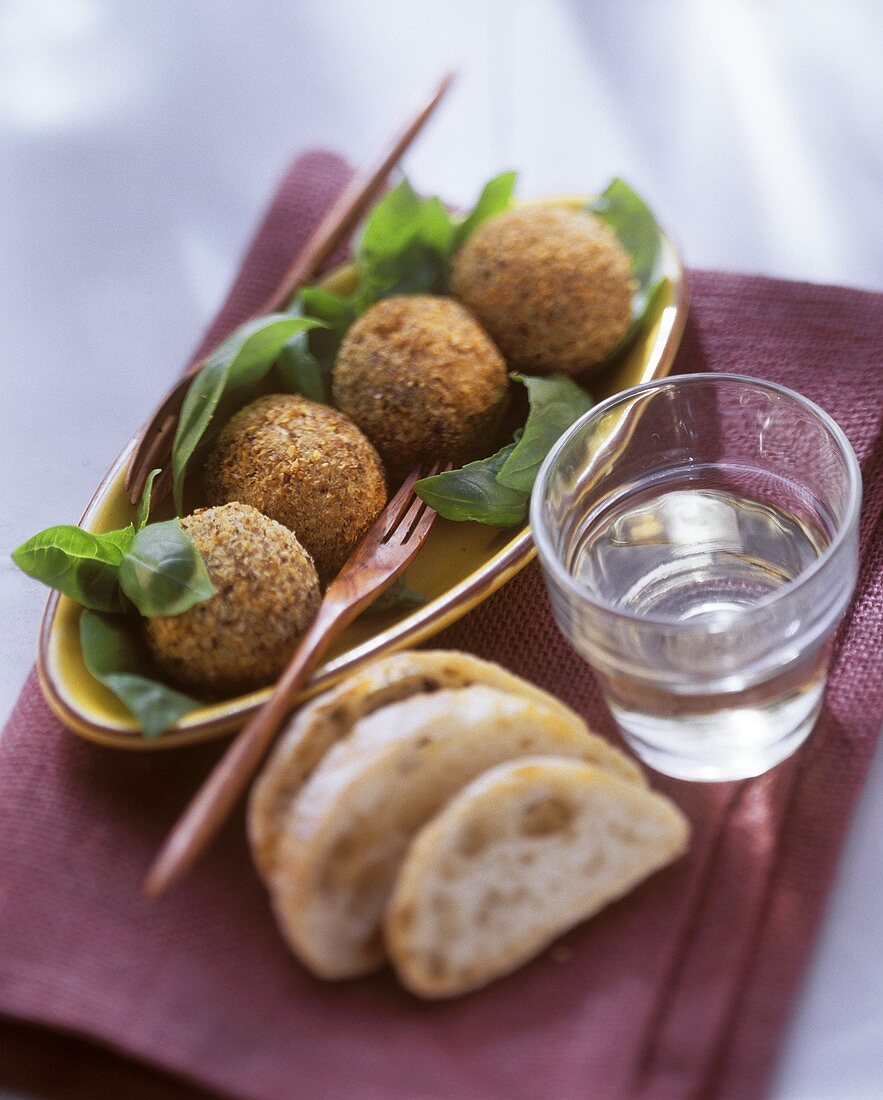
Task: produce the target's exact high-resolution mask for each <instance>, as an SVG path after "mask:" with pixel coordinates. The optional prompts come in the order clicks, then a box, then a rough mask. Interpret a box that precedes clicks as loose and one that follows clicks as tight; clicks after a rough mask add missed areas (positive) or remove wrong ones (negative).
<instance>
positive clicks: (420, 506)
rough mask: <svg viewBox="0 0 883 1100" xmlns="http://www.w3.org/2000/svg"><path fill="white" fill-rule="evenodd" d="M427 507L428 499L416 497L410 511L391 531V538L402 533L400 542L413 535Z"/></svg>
mask: <svg viewBox="0 0 883 1100" xmlns="http://www.w3.org/2000/svg"><path fill="white" fill-rule="evenodd" d="M425 508H426V501H424V500H421V499H420V497H416V496H415V497H414V500H413V503H412V504H411V507H410V508H409V509H408V511H407V512H406V513H405V514H404V516H403V517H402V519H401V521H400V522H399V523H397V524H396V526H395V528H394V530H392V531H390V533H389V536H388V538H389V539H390V540H391V539H392V537H393V536H394V535H397V534H398V535H400V536H401V538H400V539H399V542H402V543H405V542H407V541H408V539H409V538H410V537H411V532H412V531H413V530H414V528H415V526H416V525H417V521H418V520H419V519H420V516H421V515H422V514H423V512H424V510H425Z"/></svg>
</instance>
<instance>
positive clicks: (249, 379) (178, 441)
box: [172, 313, 323, 515]
mask: <svg viewBox="0 0 883 1100" xmlns="http://www.w3.org/2000/svg"><path fill="white" fill-rule="evenodd" d="M322 324H323V322H322V321H317V320H315V319H314V318H311V317H293V316H292V315H291V314H289V313H270V314H268V315H267V316H266V317H260V318H258V319H257V320H255V321H249V322H247V323H246V324H244V325H241V326H240V327H239V328H238V329H237V330H236V331H235V332H234V333H233V335H232V336H230V337H229V338H228V339H227V340H225V341H224V343H223V344H221V346H220V347H219V348H218V349H217V351H215V352H214V353H213V354H212V356H211V357H210V358H209V360H208V362H207V363H206V364H205V366H204V367H203V368H202V370H200V372H199V373H198V374H197V375H196V377H195V378H194V379H193V381H192V382H191V384H190V388H189V389H188V391H187V396H186V397H185V398H184V404H183V406H182V408H181V415H180V417H179V418H178V429H177V431H176V433H175V442H174V445H173V447H172V476H173V487H174V496H175V508H176V509H177V511H178V514H179V515H180V514H181V512H182V511H183V506H184V499H183V498H184V478H185V475H186V472H187V463H188V462H189V461H190V459H191V458H192V457H193V453H194V451H195V450H196V448H197V447H198V446H199V443H200V441H201V440H202V438H203V436H204V434H205V431H206V429H207V428H208V426H209V424H210V422H211V419H212V417H213V416H214V414H215V410H216V409H217V407H218V403H219V402H220V400H221V398H222V397H225V396H227V395H228V394H230V393H233V392H235V391H236V390H241V389H243V388H244V387H246V386H250V385H253V384H254V383H255V382H259V381H260V380H261V378H263V377H264V376H265V375H266V374H267V373H268V372H269V370H270V367H271V366H272V365H273V363H274V361H275V360H276V358H277V357H278V356H279V353H280V352H281V351H282V349H283V348H284V347H285V345H286V343H287V342H288V341H289V340H290V339H291V337H292V336H293V335H294V334H295V333H296V332H301V331H304V330H306V329H310V328H316V327H317V326H319V325H322Z"/></svg>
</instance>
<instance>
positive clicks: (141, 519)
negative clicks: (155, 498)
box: [135, 470, 162, 532]
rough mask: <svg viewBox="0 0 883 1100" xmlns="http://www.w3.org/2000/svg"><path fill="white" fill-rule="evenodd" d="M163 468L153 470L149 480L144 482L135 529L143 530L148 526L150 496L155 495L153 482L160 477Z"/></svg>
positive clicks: (148, 476) (148, 477)
mask: <svg viewBox="0 0 883 1100" xmlns="http://www.w3.org/2000/svg"><path fill="white" fill-rule="evenodd" d="M161 472H162V471H161V470H151V471H150V473H149V474H148V475H147V481H145V482H144V489H143V491H142V493H141V499H140V500H139V501H138V514H137V516H136V517H135V531H136V532H137V531H141V530H142V529H143V528H144V527H146V526H147V521H148V519H150V498H151V496H152V495H153V483H154V481H156V479H157V478H158V477H159V475H160V473H161Z"/></svg>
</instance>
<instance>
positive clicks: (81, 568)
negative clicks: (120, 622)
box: [12, 524, 135, 611]
mask: <svg viewBox="0 0 883 1100" xmlns="http://www.w3.org/2000/svg"><path fill="white" fill-rule="evenodd" d="M134 537H135V528H134V527H133V526H132V525H131V524H129V526H128V527H125V528H123V529H122V530H121V531H108V532H107V533H106V534H101V535H93V534H92V533H91V532H90V531H84V530H82V528H80V527H73V526H70V525H67V524H65V525H62V526H59V527H49V528H47V529H46V530H45V531H40V533H39V534H36V535H34V536H33V537H32V538H29V539H28V540H27V542H25V543H22V545H21V546H19V548H18V549H17V550H15V551H13V554H12V560H13V561H14V562H15V564H16V565H17V566H18V567H19V569H21V570H22V571H23V572H25V573H27V575H28V576H29V577H33V578H34V579H35V580H38V581H40V582H41V583H42V584H45V585H48V586H49V587H50V588H55V589H57V590H58V591H59V592H62V593H64V595H65V596H69V597H70V598H71V599H72V600H76V601H77V603H80V604H82V605H83V606H84V607H90V608H92V609H93V610H94V611H122V610H123V602H122V596H121V594H120V586H119V567H120V563H121V562H122V560H123V557H124V555H125V553H126V551H127V550H128V549H129V547H130V546H131V545H132V540H133V539H134Z"/></svg>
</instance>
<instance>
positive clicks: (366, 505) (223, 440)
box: [205, 393, 386, 581]
mask: <svg viewBox="0 0 883 1100" xmlns="http://www.w3.org/2000/svg"><path fill="white" fill-rule="evenodd" d="M205 488H206V496H207V499H208V502H209V504H226V503H227V502H228V501H231V500H238V501H241V502H242V503H243V504H250V505H251V506H252V508H257V510H258V511H259V512H263V513H264V515H265V516H269V517H270V519H275V520H278V522H279V523H283V524H284V525H285V526H286V527H289V528H291V530H292V531H293V532H294V533H295V535H297V537H298V539H299V541H300V542H301V543H302V544H303V545H304V547H306V549H307V551H308V552H309V553H310V554H311V555H312V558H313V561H314V562H315V563H316V569H317V570H318V573H319V576H320V578H321V579H322V580H323V581H324V580H328V579H330V578H331V577H333V576H334V574H335V573H337V571H338V570H339V569H340V567H341V566H342V565H343V563H344V562H345V561H346V560H347V558H348V557H349V556H350V554H352V552H353V550H355V548H356V546H357V545H358V544H359V542H361V540H362V538H363V536H364V535H365V534H366V532H367V531H368V528H369V527H371V525H372V524H373V523H374V521H375V520H376V519H377V517H378V516H379V515H380V513H381V512H382V511H383V509H384V507H385V505H386V478H385V476H384V471H383V466H382V465H381V463H380V459H379V458H378V456H377V452H376V451H375V450H374V448H373V447H372V446H371V444H370V443H369V442H368V440H367V439H366V438H365V436H364V435H362V433H361V432H360V431H359V429H358V428H357V427H356V425H355V424H353V422H352V421H351V420H348V419H347V417H345V416H344V415H343V414H342V413H340V412H338V411H337V409H332V408H331V407H330V406H328V405H320V404H317V403H316V402H315V401H308V400H307V399H306V398H305V397H300V396H298V395H297V394H286V393H279V394H270V395H268V396H266V397H259V398H258V399H257V400H256V401H252V403H251V404H250V405H246V406H245V408H244V409H240V410H239V412H238V413H236V414H235V416H233V417H231V418H230V420H229V421H228V423H227V424H226V425H225V426H224V429H223V431H222V432H221V434H220V435H219V436H218V441H217V443H216V444H215V447H214V450H213V451H212V452H211V454H210V455H209V458H208V462H207V463H206V470H205Z"/></svg>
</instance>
